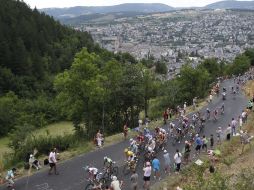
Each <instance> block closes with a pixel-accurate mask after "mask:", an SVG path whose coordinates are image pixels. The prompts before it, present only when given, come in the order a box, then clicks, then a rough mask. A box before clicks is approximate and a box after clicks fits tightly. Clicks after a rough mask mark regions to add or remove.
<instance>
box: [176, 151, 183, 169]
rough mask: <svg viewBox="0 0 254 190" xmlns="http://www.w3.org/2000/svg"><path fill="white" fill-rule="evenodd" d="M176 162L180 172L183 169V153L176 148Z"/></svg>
mask: <svg viewBox="0 0 254 190" xmlns="http://www.w3.org/2000/svg"><path fill="white" fill-rule="evenodd" d="M174 160H175V164H176V172H177V173H178V172H179V171H180V170H181V163H182V154H181V153H180V152H179V150H178V149H176V153H175V156H174Z"/></svg>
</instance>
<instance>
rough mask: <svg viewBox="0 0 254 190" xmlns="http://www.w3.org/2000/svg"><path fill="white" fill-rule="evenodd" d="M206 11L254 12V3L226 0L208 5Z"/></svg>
mask: <svg viewBox="0 0 254 190" xmlns="http://www.w3.org/2000/svg"><path fill="white" fill-rule="evenodd" d="M204 8H206V9H248V10H254V1H235V0H226V1H219V2H215V3H211V4H209V5H206V6H205V7H204Z"/></svg>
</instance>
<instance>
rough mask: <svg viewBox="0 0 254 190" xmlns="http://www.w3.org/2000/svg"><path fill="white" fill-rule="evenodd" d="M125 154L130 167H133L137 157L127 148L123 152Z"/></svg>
mask: <svg viewBox="0 0 254 190" xmlns="http://www.w3.org/2000/svg"><path fill="white" fill-rule="evenodd" d="M125 155H126V158H127V162H128V163H129V165H130V168H135V167H136V160H137V157H136V155H135V154H134V152H132V151H130V150H128V151H127V152H125Z"/></svg>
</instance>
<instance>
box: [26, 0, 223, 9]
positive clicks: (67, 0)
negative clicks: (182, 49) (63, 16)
mask: <svg viewBox="0 0 254 190" xmlns="http://www.w3.org/2000/svg"><path fill="white" fill-rule="evenodd" d="M217 1H220V0H24V2H26V3H27V4H28V5H30V7H31V8H34V7H35V6H36V7H37V8H39V9H41V8H49V7H73V6H108V5H118V4H122V3H163V4H167V5H169V6H173V7H190V6H191V7H193V6H195V7H196V6H197V7H200V6H205V5H207V4H210V3H214V2H217Z"/></svg>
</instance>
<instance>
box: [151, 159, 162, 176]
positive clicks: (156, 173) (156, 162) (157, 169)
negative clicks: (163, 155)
mask: <svg viewBox="0 0 254 190" xmlns="http://www.w3.org/2000/svg"><path fill="white" fill-rule="evenodd" d="M152 166H153V171H154V178H155V179H156V178H158V179H159V180H160V179H161V178H160V161H159V160H158V158H157V157H156V156H154V159H153V161H152Z"/></svg>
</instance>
